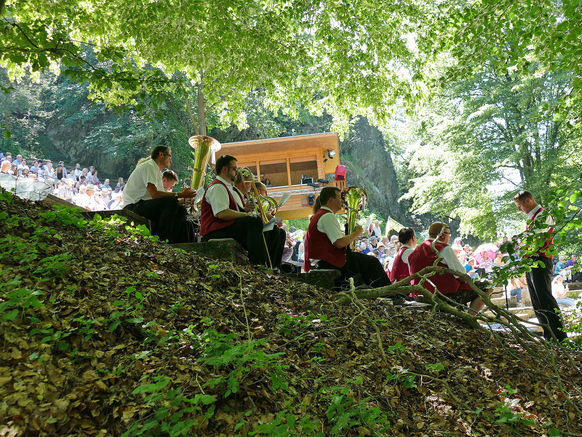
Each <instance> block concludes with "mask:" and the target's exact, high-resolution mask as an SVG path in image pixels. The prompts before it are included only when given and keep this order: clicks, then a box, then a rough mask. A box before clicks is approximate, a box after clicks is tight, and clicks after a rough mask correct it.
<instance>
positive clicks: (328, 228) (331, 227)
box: [317, 206, 344, 244]
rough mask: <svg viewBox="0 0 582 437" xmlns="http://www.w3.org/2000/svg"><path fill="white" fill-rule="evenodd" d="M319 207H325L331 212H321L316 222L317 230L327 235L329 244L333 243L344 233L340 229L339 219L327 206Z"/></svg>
mask: <svg viewBox="0 0 582 437" xmlns="http://www.w3.org/2000/svg"><path fill="white" fill-rule="evenodd" d="M321 209H325V210H327V211H329V212H331V214H323V215H322V216H321V217H320V218H319V221H318V222H317V230H318V231H319V232H322V233H324V234H325V235H327V238H329V241H331V244H334V243H335V242H336V241H337V240H339V239H340V238H342V237H343V236H344V233H343V232H342V230H341V227H340V223H339V220H338V219H337V217H336V215H335V213H334V212H333V211H332V210H331V209H329V208H328V207H327V206H322V207H321Z"/></svg>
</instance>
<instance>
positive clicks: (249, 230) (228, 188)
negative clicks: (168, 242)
mask: <svg viewBox="0 0 582 437" xmlns="http://www.w3.org/2000/svg"><path fill="white" fill-rule="evenodd" d="M236 164H237V161H236V158H235V157H234V156H230V155H223V156H221V157H220V158H218V159H217V160H216V175H217V176H216V178H215V179H214V180H213V181H212V183H211V184H210V185H209V186H208V188H206V191H205V193H204V196H203V197H202V207H201V215H200V234H201V235H202V241H208V240H210V239H213V238H234V239H235V240H236V241H238V242H239V243H240V244H241V245H242V246H243V247H244V248H245V249H246V250H247V251H248V254H249V261H250V262H251V263H252V264H265V262H266V260H267V252H266V250H265V243H264V241H263V236H262V234H263V221H262V219H261V218H260V217H259V216H257V215H255V214H252V213H251V212H247V211H245V210H244V205H243V204H242V199H240V198H239V195H238V194H237V193H236V192H235V190H234V187H233V182H234V180H235V178H236V175H237V173H238V167H237V165H236ZM237 199H238V200H237Z"/></svg>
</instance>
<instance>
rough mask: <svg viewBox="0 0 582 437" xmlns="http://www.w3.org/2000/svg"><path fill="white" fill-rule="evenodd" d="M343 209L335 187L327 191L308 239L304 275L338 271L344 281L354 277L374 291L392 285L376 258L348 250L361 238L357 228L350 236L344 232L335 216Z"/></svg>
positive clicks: (315, 210)
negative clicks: (310, 271) (314, 270)
mask: <svg viewBox="0 0 582 437" xmlns="http://www.w3.org/2000/svg"><path fill="white" fill-rule="evenodd" d="M341 207H342V200H341V192H340V190H339V189H338V188H336V187H325V188H323V189H322V190H321V193H320V195H319V196H318V197H317V199H316V201H315V205H314V207H313V216H312V217H311V221H310V223H309V227H308V228H307V235H306V236H305V257H304V259H305V271H306V272H308V271H309V270H311V269H313V268H315V266H317V268H319V269H337V270H340V271H341V278H342V279H343V280H345V279H347V278H350V277H354V278H358V277H360V278H361V281H362V282H363V283H365V284H368V285H369V286H371V287H382V286H385V285H390V279H388V276H387V275H386V272H385V271H384V269H383V268H382V264H380V261H378V259H377V258H376V257H374V256H368V255H365V254H363V253H358V252H352V251H348V250H346V248H347V246H349V245H350V244H351V243H352V242H353V241H355V240H356V239H357V238H358V237H359V236H360V235H362V232H363V229H362V227H361V226H357V227H356V230H355V231H354V232H352V233H351V234H349V235H344V233H343V232H342V230H341V227H340V224H339V221H338V219H337V217H336V215H335V214H336V213H337V212H338V211H339V210H340V209H341Z"/></svg>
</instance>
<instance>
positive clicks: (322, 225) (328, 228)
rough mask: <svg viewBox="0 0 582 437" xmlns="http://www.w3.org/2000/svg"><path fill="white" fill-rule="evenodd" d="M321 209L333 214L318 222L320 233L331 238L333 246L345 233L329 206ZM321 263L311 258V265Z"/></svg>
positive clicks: (322, 217)
mask: <svg viewBox="0 0 582 437" xmlns="http://www.w3.org/2000/svg"><path fill="white" fill-rule="evenodd" d="M321 209H325V210H327V211H329V212H331V214H323V215H322V216H321V217H320V218H319V220H318V222H317V230H318V231H319V232H322V233H324V234H325V235H326V236H327V238H329V241H331V244H333V243H335V242H336V241H337V240H339V239H340V238H342V237H343V236H344V233H343V232H342V230H341V227H340V223H339V220H338V219H337V216H336V215H335V213H334V212H333V211H332V210H331V209H330V208H328V207H327V206H322V207H321ZM319 261H321V260H320V259H314V258H309V262H310V263H311V265H314V266H315V265H317V263H318V262H319Z"/></svg>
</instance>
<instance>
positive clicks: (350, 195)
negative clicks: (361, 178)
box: [342, 187, 368, 245]
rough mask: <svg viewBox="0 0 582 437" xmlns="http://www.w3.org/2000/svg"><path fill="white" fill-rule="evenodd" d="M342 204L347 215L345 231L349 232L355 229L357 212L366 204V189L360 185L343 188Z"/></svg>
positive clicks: (363, 208)
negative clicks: (346, 228)
mask: <svg viewBox="0 0 582 437" xmlns="http://www.w3.org/2000/svg"><path fill="white" fill-rule="evenodd" d="M342 205H343V208H344V209H345V210H346V212H347V215H348V217H347V224H348V230H347V232H348V233H349V234H351V233H352V232H354V231H355V230H356V226H357V220H358V214H359V213H360V211H363V210H365V209H366V206H368V194H367V193H366V190H364V189H363V188H360V187H347V188H344V189H343V191H342ZM352 245H353V243H352Z"/></svg>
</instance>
